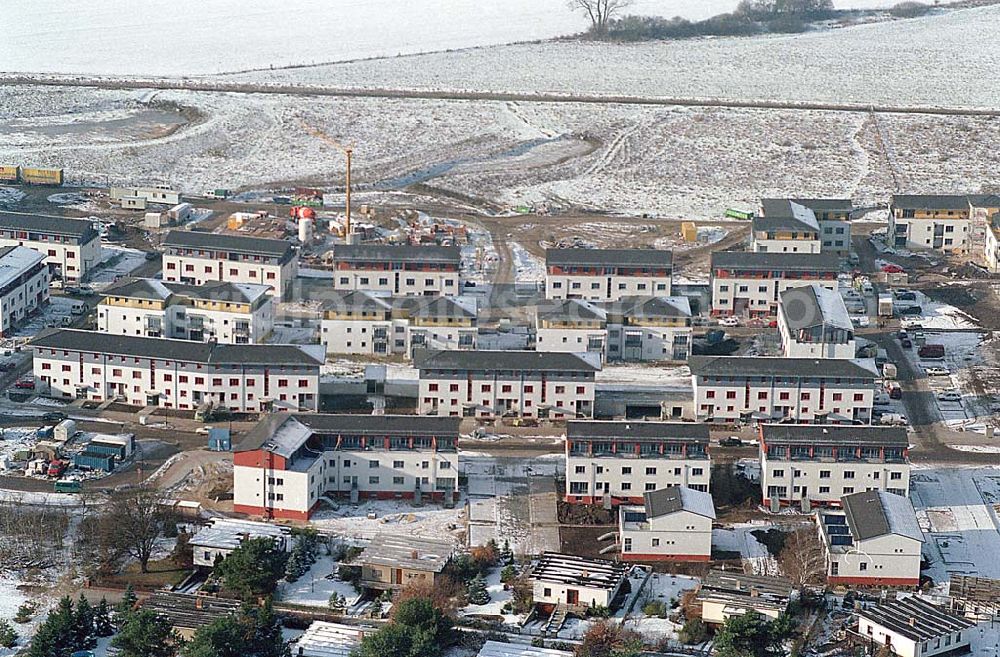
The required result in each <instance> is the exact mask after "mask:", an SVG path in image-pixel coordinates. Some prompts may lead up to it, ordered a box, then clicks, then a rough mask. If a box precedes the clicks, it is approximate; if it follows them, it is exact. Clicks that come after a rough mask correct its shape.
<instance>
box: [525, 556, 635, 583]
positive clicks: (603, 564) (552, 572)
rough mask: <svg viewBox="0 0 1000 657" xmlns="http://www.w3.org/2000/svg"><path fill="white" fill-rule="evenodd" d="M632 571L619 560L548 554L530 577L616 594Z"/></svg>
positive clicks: (540, 560)
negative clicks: (614, 592) (615, 590)
mask: <svg viewBox="0 0 1000 657" xmlns="http://www.w3.org/2000/svg"><path fill="white" fill-rule="evenodd" d="M628 570H629V566H628V565H626V564H623V563H618V562H615V561H606V560H604V559H588V558H586V557H578V556H575V555H571V554H560V553H557V552H545V553H543V554H542V557H541V559H539V560H538V563H537V564H536V565H535V567H534V568H532V569H531V574H530V575H529V578H530V579H533V580H537V581H539V582H552V583H553V584H569V585H576V586H581V587H585V588H594V589H604V590H606V591H613V590H614V589H616V588H618V586H619V585H620V584H621V583H622V581H624V579H625V577H626V576H627V573H628Z"/></svg>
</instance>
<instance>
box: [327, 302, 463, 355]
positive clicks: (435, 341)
mask: <svg viewBox="0 0 1000 657" xmlns="http://www.w3.org/2000/svg"><path fill="white" fill-rule="evenodd" d="M477 315H478V305H477V302H476V299H474V298H470V297H445V296H435V297H388V296H381V295H378V294H375V293H373V292H366V291H362V290H358V291H353V292H337V293H335V294H334V296H333V298H331V299H328V300H327V301H325V302H324V304H323V320H322V321H321V324H320V341H321V342H322V343H323V344H324V345H325V346H326V353H328V354H363V355H374V356H388V355H396V354H399V355H405V356H406V357H407V358H412V357H413V352H414V351H415V350H417V349H475V348H476V341H477V339H478V336H479V329H478V327H477Z"/></svg>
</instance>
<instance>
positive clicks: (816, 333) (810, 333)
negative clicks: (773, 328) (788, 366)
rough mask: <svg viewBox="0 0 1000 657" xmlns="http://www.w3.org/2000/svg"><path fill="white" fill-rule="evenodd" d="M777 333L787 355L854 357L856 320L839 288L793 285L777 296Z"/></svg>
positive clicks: (790, 356)
mask: <svg viewBox="0 0 1000 657" xmlns="http://www.w3.org/2000/svg"><path fill="white" fill-rule="evenodd" d="M778 334H779V335H780V336H781V351H782V354H783V355H784V356H785V357H787V358H854V356H855V355H856V352H857V344H856V343H855V340H854V324H853V323H852V322H851V316H850V314H848V312H847V306H846V305H845V304H844V298H843V297H842V296H840V292H838V291H836V290H829V289H827V288H825V287H822V286H820V285H816V284H813V285H806V286H803V287H794V288H791V289H788V290H785V291H784V292H782V293H781V294H780V295H779V297H778Z"/></svg>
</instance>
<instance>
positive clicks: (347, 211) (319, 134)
mask: <svg viewBox="0 0 1000 657" xmlns="http://www.w3.org/2000/svg"><path fill="white" fill-rule="evenodd" d="M299 123H301V124H302V127H303V129H304V130H305V131H306V132H307V133H309V134H310V135H312V136H313V137H316V138H317V139H320V140H322V141H324V142H326V143H327V144H330V145H331V146H333V147H334V148H336V149H338V150H340V151H341V152H343V153H344V155H345V156H346V157H347V179H346V181H345V185H344V189H345V192H346V193H345V202H344V215H345V217H346V219H345V222H344V239H346V240H348V241H349V240H350V239H351V237H350V235H351V157H352V155H353V154H354V147H353V146H344V145H343V144H341V143H340V142H339V141H337V140H336V139H334V138H333V137H331V136H330V135H328V134H326V133H325V132H323V131H322V130H320V129H319V128H315V127H313V126H310V125H309V124H307V123H306V122H305V121H303V120H302V119H299Z"/></svg>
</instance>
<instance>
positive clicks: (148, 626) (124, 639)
mask: <svg viewBox="0 0 1000 657" xmlns="http://www.w3.org/2000/svg"><path fill="white" fill-rule="evenodd" d="M180 643H181V640H180V637H179V636H177V633H176V632H174V630H173V628H172V627H170V623H169V622H167V621H166V620H164V619H163V618H161V617H159V616H158V615H156V613H155V612H152V611H149V610H148V609H139V610H137V611H134V612H132V613H130V614H128V615H127V616H125V620H124V622H123V623H122V624H121V629H120V630H119V631H118V634H116V635H115V638H113V639H112V640H111V645H112V646H114V647H115V648H118V649H119V650H121V655H122V657H174V656H175V655H176V654H177V648H178V646H179V645H180Z"/></svg>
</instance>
